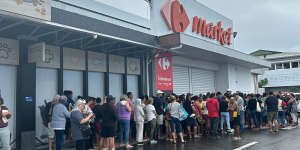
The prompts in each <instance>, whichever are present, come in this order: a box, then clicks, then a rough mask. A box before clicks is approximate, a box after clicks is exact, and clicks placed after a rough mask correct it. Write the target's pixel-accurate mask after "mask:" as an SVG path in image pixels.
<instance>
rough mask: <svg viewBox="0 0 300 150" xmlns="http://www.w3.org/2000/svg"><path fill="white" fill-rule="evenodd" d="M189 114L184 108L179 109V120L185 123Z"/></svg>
mask: <svg viewBox="0 0 300 150" xmlns="http://www.w3.org/2000/svg"><path fill="white" fill-rule="evenodd" d="M188 116H189V114H188V113H187V112H186V110H185V109H184V108H183V106H180V108H179V120H180V121H183V120H185V119H186V118H188Z"/></svg>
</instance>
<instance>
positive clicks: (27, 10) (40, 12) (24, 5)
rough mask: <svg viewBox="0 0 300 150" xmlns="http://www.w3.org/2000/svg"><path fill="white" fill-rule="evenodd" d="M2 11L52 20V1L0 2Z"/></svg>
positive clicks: (20, 0)
mask: <svg viewBox="0 0 300 150" xmlns="http://www.w3.org/2000/svg"><path fill="white" fill-rule="evenodd" d="M0 10H4V11H8V12H11V13H16V14H20V15H24V16H28V17H33V18H38V19H43V20H48V21H50V20H51V0H0Z"/></svg>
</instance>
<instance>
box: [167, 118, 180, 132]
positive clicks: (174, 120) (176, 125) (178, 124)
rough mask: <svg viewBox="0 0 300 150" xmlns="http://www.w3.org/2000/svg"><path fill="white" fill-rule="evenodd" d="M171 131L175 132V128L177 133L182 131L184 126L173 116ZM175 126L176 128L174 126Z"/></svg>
mask: <svg viewBox="0 0 300 150" xmlns="http://www.w3.org/2000/svg"><path fill="white" fill-rule="evenodd" d="M169 124H170V127H171V132H172V133H174V132H175V130H176V132H177V133H180V132H182V127H181V124H180V121H179V119H178V118H175V117H172V120H170V121H169ZM174 127H175V128H174Z"/></svg>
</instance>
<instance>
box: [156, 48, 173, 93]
mask: <svg viewBox="0 0 300 150" xmlns="http://www.w3.org/2000/svg"><path fill="white" fill-rule="evenodd" d="M172 66H173V65H172V54H171V52H168V53H161V54H159V55H158V57H157V58H156V59H155V71H156V89H157V90H164V91H172V90H173V68H172Z"/></svg>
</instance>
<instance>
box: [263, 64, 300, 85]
mask: <svg viewBox="0 0 300 150" xmlns="http://www.w3.org/2000/svg"><path fill="white" fill-rule="evenodd" d="M264 78H267V79H268V84H267V85H266V86H265V87H280V86H299V85H300V69H299V68H293V69H278V70H268V71H265V73H264V74H263V75H259V79H258V80H259V81H260V80H262V79H264Z"/></svg>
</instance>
